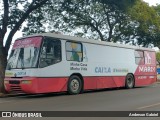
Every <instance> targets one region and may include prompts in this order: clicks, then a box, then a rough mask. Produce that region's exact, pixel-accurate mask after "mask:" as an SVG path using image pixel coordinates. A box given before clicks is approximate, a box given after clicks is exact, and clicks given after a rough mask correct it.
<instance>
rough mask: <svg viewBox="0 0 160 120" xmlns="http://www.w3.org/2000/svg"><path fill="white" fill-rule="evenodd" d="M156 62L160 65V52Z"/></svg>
mask: <svg viewBox="0 0 160 120" xmlns="http://www.w3.org/2000/svg"><path fill="white" fill-rule="evenodd" d="M156 60H157V62H158V64H159V65H160V52H157V53H156Z"/></svg>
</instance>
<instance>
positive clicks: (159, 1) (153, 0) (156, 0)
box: [143, 0, 160, 6]
mask: <svg viewBox="0 0 160 120" xmlns="http://www.w3.org/2000/svg"><path fill="white" fill-rule="evenodd" d="M143 1H145V2H147V3H148V4H149V5H150V6H152V5H154V6H156V4H160V0H143Z"/></svg>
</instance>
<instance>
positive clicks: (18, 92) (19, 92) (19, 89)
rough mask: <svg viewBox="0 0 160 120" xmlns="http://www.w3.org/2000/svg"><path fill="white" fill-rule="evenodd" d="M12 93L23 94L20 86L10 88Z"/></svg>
mask: <svg viewBox="0 0 160 120" xmlns="http://www.w3.org/2000/svg"><path fill="white" fill-rule="evenodd" d="M10 87H11V92H12V93H17V94H24V92H23V91H22V89H21V87H20V86H10Z"/></svg>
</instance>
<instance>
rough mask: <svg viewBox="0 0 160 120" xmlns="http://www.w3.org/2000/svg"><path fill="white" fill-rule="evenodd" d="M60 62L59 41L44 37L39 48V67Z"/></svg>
mask: <svg viewBox="0 0 160 120" xmlns="http://www.w3.org/2000/svg"><path fill="white" fill-rule="evenodd" d="M60 61H61V41H60V40H57V39H54V38H49V37H46V38H45V39H44V42H43V46H42V48H41V55H40V62H39V67H46V66H49V65H52V64H56V63H58V62H60Z"/></svg>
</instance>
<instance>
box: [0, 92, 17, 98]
mask: <svg viewBox="0 0 160 120" xmlns="http://www.w3.org/2000/svg"><path fill="white" fill-rule="evenodd" d="M15 96H17V94H4V93H0V98H6V97H15Z"/></svg>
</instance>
